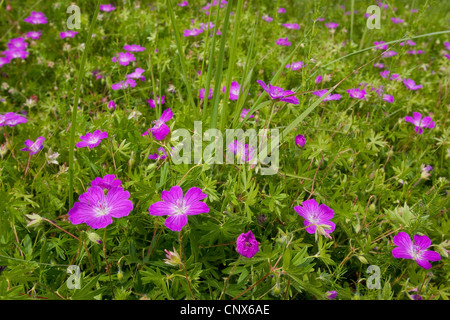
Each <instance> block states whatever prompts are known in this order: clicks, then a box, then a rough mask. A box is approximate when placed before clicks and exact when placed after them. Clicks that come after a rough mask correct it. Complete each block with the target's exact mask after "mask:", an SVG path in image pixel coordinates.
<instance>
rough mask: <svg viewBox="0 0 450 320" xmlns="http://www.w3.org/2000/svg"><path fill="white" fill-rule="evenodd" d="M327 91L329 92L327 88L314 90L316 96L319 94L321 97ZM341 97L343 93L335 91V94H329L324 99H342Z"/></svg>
mask: <svg viewBox="0 0 450 320" xmlns="http://www.w3.org/2000/svg"><path fill="white" fill-rule="evenodd" d="M327 92H328V90H327V89H323V90H319V91H314V92H313V95H316V96H318V97H319V98H320V97H321V96H323V95H324V94H325V93H327ZM340 99H341V95H340V94H339V93H335V94H329V95H328V96H327V97H325V98H324V99H323V100H322V101H330V100H340Z"/></svg>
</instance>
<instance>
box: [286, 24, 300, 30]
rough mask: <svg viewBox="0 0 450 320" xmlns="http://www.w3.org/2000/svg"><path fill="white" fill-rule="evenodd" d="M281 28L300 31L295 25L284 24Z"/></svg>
mask: <svg viewBox="0 0 450 320" xmlns="http://www.w3.org/2000/svg"><path fill="white" fill-rule="evenodd" d="M282 26H283V27H285V28H288V29H294V30H300V26H299V25H298V24H297V23H284V24H282Z"/></svg>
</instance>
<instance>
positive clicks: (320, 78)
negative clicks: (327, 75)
mask: <svg viewBox="0 0 450 320" xmlns="http://www.w3.org/2000/svg"><path fill="white" fill-rule="evenodd" d="M322 80H323V77H322V76H321V75H318V76H317V77H316V80H314V82H315V83H316V84H319V83H321V82H322Z"/></svg>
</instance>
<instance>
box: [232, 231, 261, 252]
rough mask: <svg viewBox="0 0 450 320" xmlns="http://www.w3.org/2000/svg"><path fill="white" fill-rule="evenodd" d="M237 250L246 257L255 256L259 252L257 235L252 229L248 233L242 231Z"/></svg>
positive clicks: (237, 241) (237, 240)
mask: <svg viewBox="0 0 450 320" xmlns="http://www.w3.org/2000/svg"><path fill="white" fill-rule="evenodd" d="M236 251H237V252H238V253H239V254H240V255H241V256H244V257H246V258H251V257H253V256H254V255H255V254H256V253H258V252H259V244H258V241H256V239H255V235H254V234H253V232H252V231H251V230H250V231H249V232H247V233H241V234H240V235H239V237H237V239H236Z"/></svg>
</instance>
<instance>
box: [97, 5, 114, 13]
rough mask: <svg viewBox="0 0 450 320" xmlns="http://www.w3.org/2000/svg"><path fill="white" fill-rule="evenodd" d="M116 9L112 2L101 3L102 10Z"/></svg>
mask: <svg viewBox="0 0 450 320" xmlns="http://www.w3.org/2000/svg"><path fill="white" fill-rule="evenodd" d="M114 10H116V8H115V7H114V6H113V5H111V4H101V5H100V11H103V12H111V11H114Z"/></svg>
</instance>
